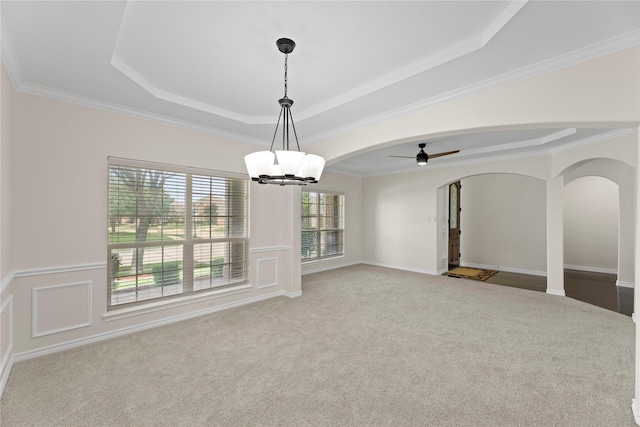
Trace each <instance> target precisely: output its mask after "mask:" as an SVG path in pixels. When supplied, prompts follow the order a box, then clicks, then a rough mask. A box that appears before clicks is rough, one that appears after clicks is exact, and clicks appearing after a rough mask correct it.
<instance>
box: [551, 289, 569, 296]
mask: <svg viewBox="0 0 640 427" xmlns="http://www.w3.org/2000/svg"><path fill="white" fill-rule="evenodd" d="M547 293H548V294H549V295H555V296H558V297H565V296H567V295H566V294H565V293H564V291H556V290H554V289H547Z"/></svg>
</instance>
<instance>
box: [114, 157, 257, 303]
mask: <svg viewBox="0 0 640 427" xmlns="http://www.w3.org/2000/svg"><path fill="white" fill-rule="evenodd" d="M107 160H108V161H107V206H108V207H107V261H108V262H107V311H112V310H118V309H126V308H129V307H133V306H138V305H145V304H153V303H158V302H161V301H167V302H170V300H175V299H178V298H183V297H190V296H193V295H198V294H202V295H206V294H207V293H216V294H217V293H219V292H224V291H227V290H236V289H238V288H243V287H246V285H247V284H248V283H249V262H250V261H249V223H250V221H249V189H250V185H249V180H248V179H247V177H246V175H241V174H234V173H229V172H221V171H215V170H209V169H202V168H193V167H185V166H179V165H171V164H164V163H154V162H146V161H139V160H132V159H122V158H117V157H108V159H107ZM112 168H131V169H135V170H140V169H145V170H150V171H154V172H162V173H169V174H177V175H181V176H184V180H185V181H184V188H182V187H181V188H180V190H182V191H184V201H183V211H184V213H183V214H182V217H181V219H182V222H183V226H182V227H183V228H182V232H183V233H184V236H182V239H177V240H165V239H164V234H161V236H162V238H161V239H160V240H159V241H149V237H148V235H147V240H146V241H144V242H142V241H135V240H134V241H133V242H113V243H112V242H111V241H110V236H111V227H110V225H111V219H112V216H116V217H117V215H112V212H111V205H110V201H111V197H112V194H111V186H112V185H113V183H112V182H111V181H112V178H111V174H112ZM194 177H198V179H200V178H201V177H206V178H208V179H210V180H216V181H218V180H219V182H221V183H222V182H223V183H224V188H225V190H224V196H225V197H226V200H225V205H224V213H223V214H220V215H218V214H217V213H216V214H215V217H216V218H218V217H220V218H223V221H226V222H225V223H224V237H219V236H215V237H214V236H212V235H211V233H210V234H209V236H208V238H203V237H202V236H195V237H194V236H193V231H194V230H195V227H196V225H195V222H194V218H196V217H197V214H196V211H195V207H194V206H195V204H196V202H197V201H198V200H200V199H198V200H196V199H195V197H194V196H198V195H201V194H200V193H197V192H196V190H195V189H194V188H193V180H194ZM163 185H164V182H163ZM234 188H235V189H236V190H234ZM163 191H164V187H163ZM163 194H164V193H163ZM218 195H219V194H217V193H215V194H214V193H213V192H212V190H211V189H210V190H209V193H208V194H207V195H206V196H205V197H209V198H211V199H212V198H213V197H217V196H218ZM163 197H164V195H163ZM137 200H138V199H136V203H137ZM210 203H211V202H210ZM212 211H213V209H212V208H210V211H209V212H210V213H209V215H210V216H212V217H213V216H214V215H213V214H212V213H211V212H212ZM153 217H154V218H156V219H160V220H161V221H162V219H163V218H164V217H163V216H157V217H156V216H155V215H154V216H153ZM232 217H233V218H236V219H239V220H240V222H239V223H234V224H233V225H234V227H233V228H232V227H231V225H230V222H229V221H230V218H232ZM135 218H136V222H137V221H138V220H139V215H138V211H137V208H136V216H135ZM238 225H239V227H240V234H241V235H239V236H238V235H236V234H237V226H238ZM162 233H164V230H163V232H162ZM216 244H218V245H220V244H222V245H223V246H225V245H226V248H224V249H223V251H224V254H225V260H224V261H223V265H222V266H220V267H218V266H217V265H216V267H215V268H216V271H217V270H218V268H219V269H220V270H221V271H223V278H222V279H221V280H218V281H217V282H216V283H214V281H213V280H210V285H209V286H208V287H202V286H201V289H194V288H197V287H198V285H197V283H196V280H195V279H194V274H195V270H196V260H195V256H194V248H195V247H196V246H198V245H211V246H210V247H213V246H212V245H216ZM141 247H144V248H161V253H162V256H161V261H160V263H161V264H162V270H161V273H160V274H161V275H162V276H161V277H162V279H161V280H163V281H164V280H165V278H164V277H165V273H172V272H173V274H174V275H175V271H174V270H175V269H172V268H168V269H165V264H166V262H167V261H166V260H165V258H164V250H165V248H168V247H180V248H181V259H180V260H179V262H178V265H179V269H178V271H179V273H180V274H181V275H182V279H181V280H179V286H178V289H179V290H178V291H177V292H173V293H170V294H168V295H162V294H163V293H164V286H165V285H163V284H161V285H157V284H155V281H156V279H155V275H154V286H155V287H156V288H160V291H159V292H158V293H160V295H156V296H152V297H146V298H145V297H143V298H142V299H139V298H140V297H139V295H138V289H139V287H140V284H139V276H140V275H142V274H143V273H144V272H140V273H139V272H138V271H135V272H134V275H133V276H132V275H130V276H129V277H135V280H136V284H135V287H134V288H135V293H136V295H135V298H134V299H133V300H132V301H125V302H114V300H113V295H112V294H113V291H114V290H115V289H114V288H113V284H114V278H113V269H114V262H113V260H112V254H113V253H114V250H116V251H117V250H122V249H133V251H132V254H133V255H132V256H135V254H136V253H137V250H138V248H141ZM211 253H213V249H211ZM211 253H210V266H211V269H212V270H211V271H213V268H214V262H213V260H214V256H213V255H212V254H211ZM132 262H133V261H132ZM144 265H145V267H147V265H146V264H144ZM135 270H137V268H135ZM147 275H148V272H147ZM216 277H217V276H216ZM176 284H178V283H176Z"/></svg>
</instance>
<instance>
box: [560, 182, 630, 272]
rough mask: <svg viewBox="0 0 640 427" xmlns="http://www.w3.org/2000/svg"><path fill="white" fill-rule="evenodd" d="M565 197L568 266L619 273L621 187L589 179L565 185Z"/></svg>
mask: <svg viewBox="0 0 640 427" xmlns="http://www.w3.org/2000/svg"><path fill="white" fill-rule="evenodd" d="M563 197H564V263H565V266H567V267H570V268H576V269H580V270H587V271H600V270H602V272H610V273H617V271H618V217H619V215H620V203H619V198H618V185H617V184H616V183H614V182H612V181H610V180H608V179H606V178H601V177H598V176H585V177H582V178H578V179H576V180H574V181H571V182H570V183H568V184H567V185H565V187H564V193H563Z"/></svg>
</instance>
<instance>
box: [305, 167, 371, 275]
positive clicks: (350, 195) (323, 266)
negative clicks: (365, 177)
mask: <svg viewBox="0 0 640 427" xmlns="http://www.w3.org/2000/svg"><path fill="white" fill-rule="evenodd" d="M303 189H304V190H305V191H329V192H331V191H334V192H342V193H344V196H345V226H344V229H345V231H344V255H343V256H340V257H336V258H329V259H326V260H318V261H309V262H304V263H302V274H309V273H314V272H317V271H323V270H328V269H332V268H338V267H343V266H347V265H352V264H357V263H359V262H361V261H362V215H363V212H362V209H361V208H362V178H359V177H354V176H349V175H343V174H337V173H331V172H326V171H325V172H323V174H322V178H321V179H320V182H319V183H318V184H316V185H309V186H307V187H304V188H303Z"/></svg>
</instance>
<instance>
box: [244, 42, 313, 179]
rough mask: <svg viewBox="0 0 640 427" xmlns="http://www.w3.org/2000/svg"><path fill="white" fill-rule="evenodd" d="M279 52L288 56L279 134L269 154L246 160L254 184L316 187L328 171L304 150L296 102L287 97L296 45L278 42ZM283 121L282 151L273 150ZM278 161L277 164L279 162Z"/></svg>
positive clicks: (252, 154) (254, 154)
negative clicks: (292, 147) (296, 120)
mask: <svg viewBox="0 0 640 427" xmlns="http://www.w3.org/2000/svg"><path fill="white" fill-rule="evenodd" d="M276 45H277V46H278V50H280V52H282V53H284V97H283V98H282V99H279V100H278V103H279V104H280V115H279V116H278V122H277V123H276V131H275V132H274V134H273V139H272V140H271V148H269V151H258V152H256V153H251V154H248V155H246V156H245V157H244V162H245V164H246V165H247V171H248V172H249V176H250V177H251V180H252V181H257V182H258V183H260V184H276V185H307V184H316V183H317V182H318V181H319V180H320V175H322V170H323V169H324V159H323V158H322V157H320V156H316V155H315V154H306V153H304V152H302V151H300V144H299V143H298V135H297V134H296V126H295V124H294V123H293V116H292V115H291V106H292V105H293V100H291V99H289V98H288V97H287V59H288V58H289V54H290V53H291V52H293V49H294V48H295V47H296V44H295V43H294V41H293V40H290V39H285V38H283V39H278V41H277V42H276ZM280 120H282V150H276V152H275V154H274V153H273V151H271V150H272V149H273V144H274V142H275V140H276V136H277V134H278V127H279V125H280ZM289 125H291V128H292V129H293V136H294V138H295V140H296V146H297V147H298V151H290V150H289ZM276 160H277V163H276Z"/></svg>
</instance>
